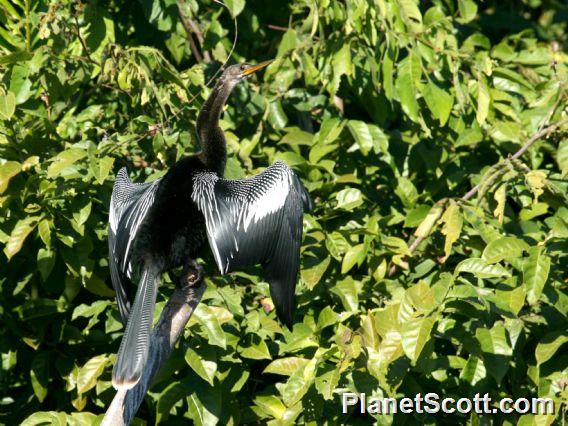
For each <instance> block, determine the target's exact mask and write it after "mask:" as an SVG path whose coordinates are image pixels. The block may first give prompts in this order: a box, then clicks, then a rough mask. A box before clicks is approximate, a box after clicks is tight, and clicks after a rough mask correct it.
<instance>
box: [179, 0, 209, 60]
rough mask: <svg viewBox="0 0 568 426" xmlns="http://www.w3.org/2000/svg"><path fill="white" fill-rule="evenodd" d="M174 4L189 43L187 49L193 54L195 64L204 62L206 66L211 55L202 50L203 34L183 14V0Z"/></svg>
mask: <svg viewBox="0 0 568 426" xmlns="http://www.w3.org/2000/svg"><path fill="white" fill-rule="evenodd" d="M176 4H177V8H178V12H179V17H180V19H181V24H182V25H183V28H184V29H185V32H186V33H187V39H188V41H189V48H190V49H191V53H193V56H195V59H196V60H197V62H205V63H206V64H208V63H209V62H211V55H209V52H208V51H207V50H203V45H204V42H205V40H204V39H203V34H202V33H201V30H200V29H199V26H198V25H197V24H196V23H195V22H193V21H192V20H191V19H190V17H189V16H187V14H186V13H185V10H184V9H183V7H184V4H183V0H176ZM193 34H195V37H196V38H197V41H198V42H199V46H200V48H201V50H203V55H202V54H201V52H200V51H199V49H198V47H197V44H196V43H195V40H194V39H193Z"/></svg>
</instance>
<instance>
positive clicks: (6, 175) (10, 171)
mask: <svg viewBox="0 0 568 426" xmlns="http://www.w3.org/2000/svg"><path fill="white" fill-rule="evenodd" d="M21 170H22V165H21V164H20V163H18V162H17V161H6V162H5V163H4V164H0V194H2V193H3V192H4V191H6V188H8V183H10V179H12V178H13V177H14V176H16V175H17V174H18V173H20V171H21Z"/></svg>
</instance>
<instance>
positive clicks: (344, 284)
mask: <svg viewBox="0 0 568 426" xmlns="http://www.w3.org/2000/svg"><path fill="white" fill-rule="evenodd" d="M360 287H361V283H360V282H357V281H355V280H353V278H351V277H347V278H345V279H344V280H341V281H339V282H337V283H336V284H335V286H334V287H333V288H332V289H331V291H332V292H333V293H335V294H337V295H338V296H339V298H340V299H341V302H342V303H343V307H344V308H345V310H346V311H351V312H356V311H357V309H358V308H359V291H360V290H361V288H360Z"/></svg>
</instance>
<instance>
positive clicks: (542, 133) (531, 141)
mask: <svg viewBox="0 0 568 426" xmlns="http://www.w3.org/2000/svg"><path fill="white" fill-rule="evenodd" d="M548 119H549V117H547V119H546V120H545V121H544V122H543V123H545V122H546V121H548ZM567 123H568V119H564V120H560V121H558V122H556V123H554V124H551V125H550V126H547V127H545V128H542V126H541V129H540V130H539V131H538V132H536V133H535V134H534V135H533V136H532V137H531V138H530V139H529V140H528V142H527V143H526V144H524V145H523V146H522V147H521V148H520V149H519V150H518V151H517V152H515V153H514V154H513V155H512V156H511V157H510V158H508V159H505V160H501V161H500V162H503V161H507V160H516V159H518V158H519V157H520V156H521V155H523V154H524V153H525V152H526V151H527V150H528V149H529V148H530V147H531V146H533V145H534V144H535V142H536V141H538V140H539V139H540V138H542V137H545V136H548V135H550V134H551V133H552V132H554V131H555V130H556V129H557V128H558V127H561V126H563V125H564V124H567ZM480 188H481V182H480V183H478V184H477V185H475V186H474V187H473V188H471V189H470V190H469V191H468V192H467V193H466V194H465V195H464V196H463V197H461V198H460V201H468V200H470V199H471V198H472V197H473V196H474V195H475V194H477V192H478V191H479V189H480ZM424 238H426V237H425V236H420V237H417V238H416V239H415V240H414V241H413V242H412V244H411V245H410V246H409V247H408V250H409V251H410V254H412V253H413V252H414V250H416V248H417V247H418V246H419V245H420V243H421V242H422V241H424ZM395 272H396V265H392V266H391V268H390V269H389V273H388V276H389V277H390V276H392V275H393V274H394V273H395Z"/></svg>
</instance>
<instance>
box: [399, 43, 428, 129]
mask: <svg viewBox="0 0 568 426" xmlns="http://www.w3.org/2000/svg"><path fill="white" fill-rule="evenodd" d="M421 75H422V68H421V66H420V58H418V57H417V56H416V55H415V54H413V53H412V51H411V53H410V54H409V55H408V57H406V58H405V59H403V60H402V61H401V62H400V63H399V65H398V74H397V77H396V82H395V87H396V93H397V94H398V99H399V101H400V104H401V106H402V109H403V111H404V112H405V113H406V115H408V117H409V118H410V119H411V120H412V121H415V122H418V120H419V117H420V113H419V107H418V100H417V99H418V89H417V87H416V82H419V81H420V77H421Z"/></svg>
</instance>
